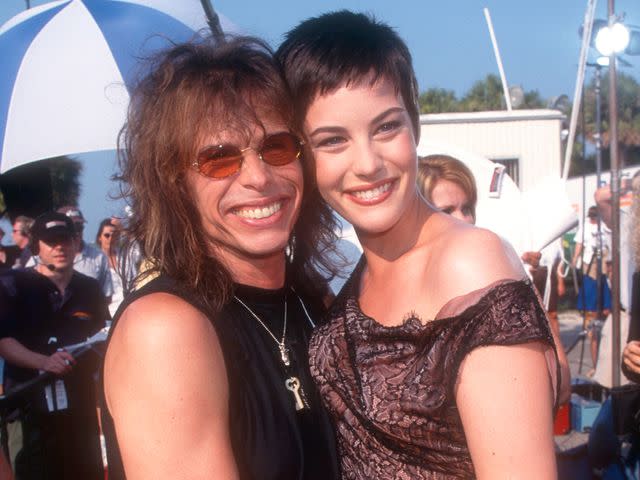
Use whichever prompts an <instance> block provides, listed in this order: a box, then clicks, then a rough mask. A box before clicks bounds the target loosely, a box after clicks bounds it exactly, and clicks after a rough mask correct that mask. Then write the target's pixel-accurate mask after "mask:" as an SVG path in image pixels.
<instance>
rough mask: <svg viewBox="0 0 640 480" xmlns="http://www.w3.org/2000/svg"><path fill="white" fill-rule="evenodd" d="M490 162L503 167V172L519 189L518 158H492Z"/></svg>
mask: <svg viewBox="0 0 640 480" xmlns="http://www.w3.org/2000/svg"><path fill="white" fill-rule="evenodd" d="M491 161H492V162H495V163H499V164H500V165H504V172H505V173H506V174H507V175H509V176H510V177H511V180H513V181H514V182H515V184H516V185H517V186H518V187H520V159H519V158H492V159H491Z"/></svg>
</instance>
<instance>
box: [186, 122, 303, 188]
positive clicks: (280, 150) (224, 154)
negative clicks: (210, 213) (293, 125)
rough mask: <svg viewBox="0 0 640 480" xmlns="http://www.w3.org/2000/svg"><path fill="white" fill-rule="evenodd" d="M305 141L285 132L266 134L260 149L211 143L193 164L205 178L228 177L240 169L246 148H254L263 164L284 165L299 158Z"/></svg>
mask: <svg viewBox="0 0 640 480" xmlns="http://www.w3.org/2000/svg"><path fill="white" fill-rule="evenodd" d="M303 144H304V142H302V141H301V140H299V139H298V138H297V137H296V136H295V135H293V134H291V133H289V132H282V133H276V134H274V135H269V136H267V137H266V138H265V139H264V141H263V142H262V145H261V146H260V148H258V149H254V148H253V147H246V148H240V147H238V146H237V145H230V144H226V145H225V144H222V145H209V146H207V147H204V148H203V149H202V150H200V151H199V152H198V156H197V157H196V160H195V161H194V162H193V163H192V164H191V166H192V167H193V168H195V169H196V170H197V171H198V172H199V173H200V174H202V175H204V176H205V177H209V178H226V177H229V176H231V175H233V174H235V173H238V172H239V171H240V168H241V167H242V161H243V160H244V153H245V152H246V151H247V150H255V152H256V153H257V154H258V157H259V158H260V160H262V161H263V162H264V163H266V164H268V165H272V166H274V167H281V166H283V165H287V164H289V163H291V162H293V161H295V160H297V159H298V158H300V155H301V154H302V145H303Z"/></svg>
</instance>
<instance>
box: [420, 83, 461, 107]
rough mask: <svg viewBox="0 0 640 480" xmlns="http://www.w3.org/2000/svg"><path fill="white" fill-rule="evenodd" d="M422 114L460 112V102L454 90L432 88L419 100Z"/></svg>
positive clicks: (421, 95)
mask: <svg viewBox="0 0 640 480" xmlns="http://www.w3.org/2000/svg"><path fill="white" fill-rule="evenodd" d="M418 103H419V104H420V113H449V112H457V111H459V110H460V102H459V101H458V99H457V98H456V94H455V92H454V91H453V90H447V89H445V88H430V89H428V90H426V91H424V92H422V93H421V94H420V97H419V98H418Z"/></svg>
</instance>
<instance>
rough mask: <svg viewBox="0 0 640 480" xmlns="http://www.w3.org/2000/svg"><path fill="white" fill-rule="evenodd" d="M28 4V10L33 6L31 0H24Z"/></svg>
mask: <svg viewBox="0 0 640 480" xmlns="http://www.w3.org/2000/svg"><path fill="white" fill-rule="evenodd" d="M24 1H25V2H26V4H27V10H29V9H30V8H31V0H24Z"/></svg>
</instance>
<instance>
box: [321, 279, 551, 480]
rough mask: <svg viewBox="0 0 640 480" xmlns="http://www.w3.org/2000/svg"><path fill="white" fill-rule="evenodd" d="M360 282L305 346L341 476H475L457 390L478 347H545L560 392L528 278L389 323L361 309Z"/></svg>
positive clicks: (345, 294)
mask: <svg viewBox="0 0 640 480" xmlns="http://www.w3.org/2000/svg"><path fill="white" fill-rule="evenodd" d="M354 277H357V275H354ZM354 280H355V281H354ZM356 284H357V279H355V278H353V277H352V279H351V281H350V282H349V284H348V285H347V287H346V290H345V291H344V292H343V294H342V295H341V296H340V297H339V299H338V302H337V303H336V305H335V306H334V308H332V310H331V312H330V315H329V322H328V323H327V324H325V325H324V326H323V327H321V328H319V329H318V330H317V331H316V332H315V334H314V336H313V338H312V340H311V344H310V350H309V351H310V365H311V373H312V375H313V377H314V380H315V381H316V383H317V385H318V387H319V389H320V393H321V395H322V397H323V401H324V403H325V406H326V407H327V408H328V410H329V412H330V414H331V416H332V419H333V421H334V424H335V427H336V435H337V437H338V442H339V449H340V456H341V462H342V473H343V478H346V479H371V478H385V479H403V480H404V479H407V480H408V479H444V478H474V472H473V464H472V462H471V457H470V455H469V451H468V448H467V444H466V440H465V436H464V431H463V427H462V423H461V420H460V415H459V412H458V410H457V407H456V404H455V395H454V392H455V384H456V381H457V377H458V371H459V367H460V364H461V362H462V361H463V359H464V357H465V356H466V355H467V354H468V353H469V352H471V351H472V350H473V349H475V348H478V347H481V346H487V345H515V344H522V343H527V342H542V343H545V344H547V345H548V346H549V348H548V349H547V361H548V365H549V370H550V374H551V378H552V381H553V382H554V388H555V389H556V392H557V380H558V375H557V372H558V370H557V368H558V362H557V356H556V354H555V348H554V344H553V338H552V335H551V330H550V328H549V325H548V321H547V318H546V315H545V313H544V310H543V309H542V307H541V305H540V302H539V299H538V297H537V296H536V294H535V291H534V290H533V288H532V287H531V285H530V283H529V282H528V281H522V280H506V281H500V282H496V283H494V284H492V285H489V286H488V287H485V288H483V289H481V290H477V291H474V292H471V293H469V294H467V295H464V296H462V297H457V298H455V299H453V300H451V301H450V302H448V303H447V304H446V305H445V306H444V307H443V309H442V310H441V311H440V312H439V313H438V315H437V316H436V318H435V319H434V320H432V321H430V322H427V323H422V322H421V321H420V320H419V319H418V318H416V317H415V316H413V317H410V318H408V319H407V320H406V321H405V322H404V323H403V324H402V325H399V326H394V327H385V326H383V325H381V324H379V323H378V322H376V321H375V320H374V319H372V318H370V317H368V316H366V315H365V314H364V313H363V312H362V311H361V310H360V308H359V304H358V301H357V297H356V295H355V293H354V288H353V285H356Z"/></svg>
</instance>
